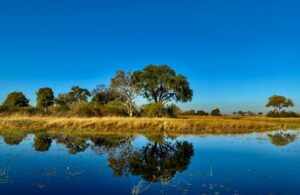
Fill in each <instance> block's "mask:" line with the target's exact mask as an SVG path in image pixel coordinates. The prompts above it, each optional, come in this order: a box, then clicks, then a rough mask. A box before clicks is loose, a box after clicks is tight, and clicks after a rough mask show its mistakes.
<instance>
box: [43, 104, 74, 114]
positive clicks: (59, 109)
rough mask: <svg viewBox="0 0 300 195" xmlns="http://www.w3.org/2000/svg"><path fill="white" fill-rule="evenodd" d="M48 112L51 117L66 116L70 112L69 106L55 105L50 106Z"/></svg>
mask: <svg viewBox="0 0 300 195" xmlns="http://www.w3.org/2000/svg"><path fill="white" fill-rule="evenodd" d="M48 111H49V113H50V114H51V115H59V116H66V115H67V114H68V112H69V111H70V108H69V106H66V105H55V106H50V107H49V108H48Z"/></svg>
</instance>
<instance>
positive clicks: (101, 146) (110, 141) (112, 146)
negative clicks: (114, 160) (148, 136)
mask: <svg viewBox="0 0 300 195" xmlns="http://www.w3.org/2000/svg"><path fill="white" fill-rule="evenodd" d="M91 141H92V142H93V143H94V145H93V146H92V150H93V151H94V152H96V153H97V154H99V155H103V154H105V153H108V152H109V153H111V152H113V151H115V150H116V149H117V148H118V147H121V146H122V145H126V144H129V143H131V141H132V136H97V137H92V138H91Z"/></svg>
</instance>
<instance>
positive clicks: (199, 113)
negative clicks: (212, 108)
mask: <svg viewBox="0 0 300 195" xmlns="http://www.w3.org/2000/svg"><path fill="white" fill-rule="evenodd" d="M197 115H199V116H208V115H209V114H208V113H207V112H205V111H204V110H198V111H197Z"/></svg>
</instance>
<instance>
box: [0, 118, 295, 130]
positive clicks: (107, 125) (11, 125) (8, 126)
mask: <svg viewBox="0 0 300 195" xmlns="http://www.w3.org/2000/svg"><path fill="white" fill-rule="evenodd" d="M299 127H300V119H297V118H278V119H277V118H276V119H274V118H266V117H184V118H178V119H170V118H118V117H110V118H76V117H73V118H55V117H28V116H10V117H1V118H0V129H5V130H34V131H71V132H72V131H73V132H75V131H79V132H87V133H113V132H114V133H117V132H119V133H121V132H123V133H149V132H153V133H155V132H165V133H170V134H206V133H210V134H235V133H250V132H261V131H269V130H277V129H278V130H279V129H282V130H284V129H294V128H299Z"/></svg>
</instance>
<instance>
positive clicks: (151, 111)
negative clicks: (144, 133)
mask: <svg viewBox="0 0 300 195" xmlns="http://www.w3.org/2000/svg"><path fill="white" fill-rule="evenodd" d="M142 113H143V116H146V117H163V116H165V107H164V104H163V103H161V102H157V103H150V104H146V105H144V106H143V107H142Z"/></svg>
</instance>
